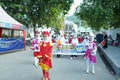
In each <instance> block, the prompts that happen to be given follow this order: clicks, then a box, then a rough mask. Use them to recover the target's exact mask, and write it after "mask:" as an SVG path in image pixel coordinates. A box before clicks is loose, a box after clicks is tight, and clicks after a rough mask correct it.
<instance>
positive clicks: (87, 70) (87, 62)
mask: <svg viewBox="0 0 120 80" xmlns="http://www.w3.org/2000/svg"><path fill="white" fill-rule="evenodd" d="M86 64H87V67H86V68H87V69H86V72H87V73H89V64H90V62H89V59H87V60H86Z"/></svg>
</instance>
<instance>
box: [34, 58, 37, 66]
mask: <svg viewBox="0 0 120 80" xmlns="http://www.w3.org/2000/svg"><path fill="white" fill-rule="evenodd" d="M34 61H35V65H36V66H37V65H38V58H37V57H35V58H34Z"/></svg>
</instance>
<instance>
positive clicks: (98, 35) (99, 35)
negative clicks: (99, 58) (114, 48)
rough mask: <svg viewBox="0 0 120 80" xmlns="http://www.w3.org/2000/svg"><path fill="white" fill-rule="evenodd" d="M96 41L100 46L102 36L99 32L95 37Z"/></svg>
mask: <svg viewBox="0 0 120 80" xmlns="http://www.w3.org/2000/svg"><path fill="white" fill-rule="evenodd" d="M96 41H97V43H98V44H100V43H101V42H102V41H103V34H101V33H100V32H99V33H98V34H97V35H96Z"/></svg>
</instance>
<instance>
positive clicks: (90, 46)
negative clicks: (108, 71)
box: [84, 37, 97, 74]
mask: <svg viewBox="0 0 120 80" xmlns="http://www.w3.org/2000/svg"><path fill="white" fill-rule="evenodd" d="M86 48H87V50H86V53H85V56H84V58H85V59H86V65H87V68H86V72H87V73H89V65H90V64H91V65H92V73H93V74H94V73H95V66H94V64H95V63H96V51H97V45H96V42H95V41H93V39H92V37H89V42H88V43H87V44H86Z"/></svg>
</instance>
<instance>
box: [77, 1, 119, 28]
mask: <svg viewBox="0 0 120 80" xmlns="http://www.w3.org/2000/svg"><path fill="white" fill-rule="evenodd" d="M119 12H120V1H119V0H84V1H83V3H82V5H80V6H78V7H77V9H76V15H77V16H78V17H79V18H80V19H82V20H85V21H86V23H87V25H89V26H91V27H92V28H93V29H95V30H100V29H101V28H104V29H109V28H113V27H114V28H116V27H120V23H119V22H120V14H119Z"/></svg>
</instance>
